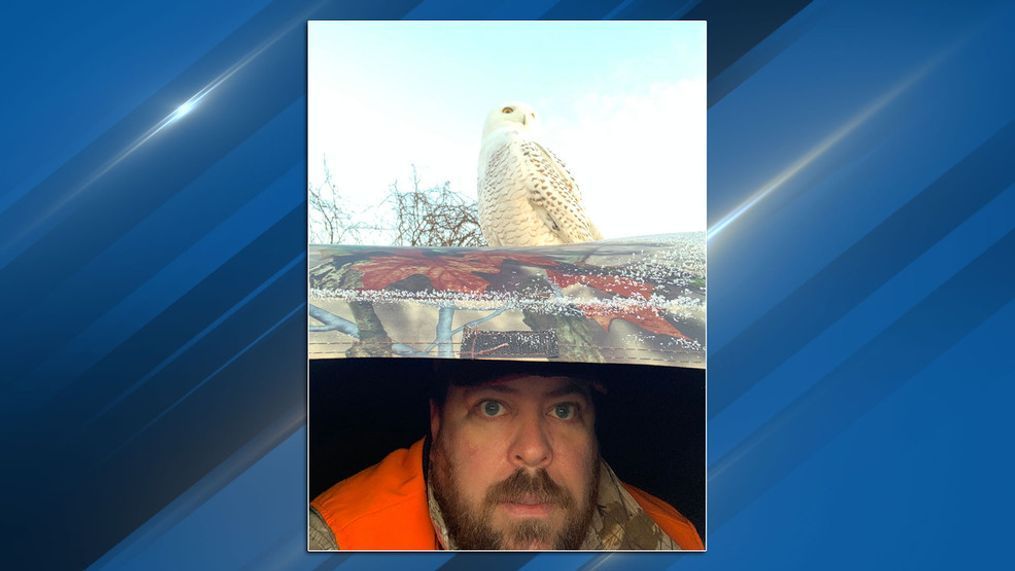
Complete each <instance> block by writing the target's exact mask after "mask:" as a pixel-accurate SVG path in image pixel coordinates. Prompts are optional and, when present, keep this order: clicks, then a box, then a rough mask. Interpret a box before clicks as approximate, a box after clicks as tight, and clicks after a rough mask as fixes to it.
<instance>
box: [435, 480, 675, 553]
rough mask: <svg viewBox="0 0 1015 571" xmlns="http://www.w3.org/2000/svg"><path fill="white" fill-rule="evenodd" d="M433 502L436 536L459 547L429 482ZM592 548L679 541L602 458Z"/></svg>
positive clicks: (671, 546) (663, 546)
mask: <svg viewBox="0 0 1015 571" xmlns="http://www.w3.org/2000/svg"><path fill="white" fill-rule="evenodd" d="M427 498H428V500H429V502H430V506H429V508H430V521H431V522H432V523H433V526H434V530H436V532H437V538H438V540H439V542H440V544H441V546H442V547H443V548H444V549H458V547H457V546H456V545H455V544H454V542H453V541H452V540H451V538H450V537H449V536H448V530H447V526H446V525H445V524H444V518H443V516H442V515H441V510H440V507H438V505H437V500H436V498H434V495H433V488H432V487H431V486H430V485H429V484H428V485H427ZM581 549H582V550H589V551H618V550H620V551H623V550H629V551H641V550H645V551H648V550H675V549H681V547H680V546H679V545H677V543H676V542H675V541H674V540H673V539H672V538H671V537H670V536H668V535H666V533H665V532H664V531H663V530H662V529H660V528H659V526H658V525H656V523H655V522H654V521H652V518H650V517H649V515H648V514H647V513H645V510H643V509H642V508H641V506H640V505H638V502H637V501H636V500H635V499H634V498H633V497H631V494H629V493H628V492H627V490H626V489H625V488H624V486H623V484H621V482H620V480H619V479H618V478H617V475H616V474H615V473H614V472H613V469H612V468H610V466H609V465H608V464H607V463H606V462H605V461H602V460H600V462H599V497H598V499H597V501H596V509H595V511H594V512H593V514H592V522H591V523H590V524H589V531H588V534H587V535H586V536H585V541H583V542H582V545H581Z"/></svg>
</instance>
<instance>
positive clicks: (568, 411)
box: [550, 402, 578, 420]
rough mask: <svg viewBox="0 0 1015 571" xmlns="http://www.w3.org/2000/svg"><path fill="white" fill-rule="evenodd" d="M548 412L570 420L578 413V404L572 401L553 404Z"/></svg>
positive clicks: (561, 418)
mask: <svg viewBox="0 0 1015 571" xmlns="http://www.w3.org/2000/svg"><path fill="white" fill-rule="evenodd" d="M550 412H551V413H552V414H553V416H555V417H557V418H559V419H560V420H571V419H572V418H574V416H575V415H576V414H577V413H578V406H577V405H576V404H574V403H573V402H565V403H561V404H558V405H556V406H554V407H553V410H552V411H550Z"/></svg>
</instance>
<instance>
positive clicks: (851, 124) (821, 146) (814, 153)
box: [707, 46, 955, 240]
mask: <svg viewBox="0 0 1015 571" xmlns="http://www.w3.org/2000/svg"><path fill="white" fill-rule="evenodd" d="M954 47H955V46H952V48H949V49H946V50H944V51H943V52H942V53H940V54H938V55H937V56H935V57H933V58H931V59H930V60H929V61H928V62H927V63H925V64H924V65H922V66H920V67H919V68H917V69H916V71H914V72H912V73H910V74H909V75H908V76H906V77H905V78H903V79H902V80H901V81H899V82H898V83H896V84H895V85H894V86H893V87H892V88H891V89H889V90H888V91H887V92H885V93H884V94H882V95H881V96H880V97H878V98H876V99H875V100H874V101H872V102H871V103H870V104H868V105H867V106H866V107H864V108H863V109H861V110H860V111H859V112H858V113H856V114H855V115H853V116H852V117H851V118H850V119H849V120H848V121H846V122H845V123H844V124H843V125H841V126H840V127H839V128H838V129H836V130H835V131H833V132H832V133H830V134H829V135H828V136H826V137H825V138H824V139H822V140H821V142H819V143H818V144H817V145H815V146H814V147H813V148H812V149H811V150H809V151H807V152H806V153H804V155H803V156H801V157H800V158H798V159H797V160H795V161H793V163H792V164H790V165H789V166H788V167H786V168H785V169H783V170H782V171H781V172H780V173H779V174H777V175H776V176H775V177H773V178H772V179H771V180H769V181H768V182H766V183H765V184H763V185H761V187H760V188H759V189H758V190H756V191H754V193H752V194H751V196H750V197H748V198H747V200H745V201H743V202H741V203H740V204H739V205H738V206H737V207H736V208H734V209H733V210H732V211H731V212H729V213H728V214H726V216H723V217H722V219H720V220H719V222H717V223H716V224H715V225H714V226H712V227H711V228H709V229H708V238H707V239H708V240H712V238H715V237H716V236H718V235H719V234H720V233H721V232H722V231H723V230H724V229H726V227H727V226H729V225H730V224H732V223H734V222H736V221H737V219H739V218H740V217H741V216H743V215H744V214H746V213H747V212H748V211H749V210H750V209H751V208H754V206H756V205H757V204H758V203H759V202H761V201H762V200H764V199H765V198H767V197H768V196H769V195H771V194H772V193H773V192H775V191H777V190H779V189H780V188H782V187H783V186H784V185H785V184H786V183H787V182H789V181H790V180H792V179H793V177H795V176H796V175H797V174H799V173H800V172H801V171H803V170H804V169H806V168H807V167H808V166H810V165H811V164H812V163H813V162H814V161H816V160H817V159H819V158H820V157H821V156H822V155H824V154H825V153H827V152H828V151H829V150H830V149H831V148H832V147H834V146H835V145H837V144H839V143H840V142H841V141H842V140H843V139H845V138H846V137H848V136H849V135H850V134H851V133H853V132H854V131H856V130H857V129H858V128H859V127H860V126H862V125H863V124H864V123H866V122H867V121H868V120H870V118H871V117H873V116H874V115H876V114H877V113H878V112H879V111H881V110H882V109H884V108H885V107H887V106H888V104H890V103H891V102H892V101H894V100H895V99H896V98H897V97H899V96H900V95H902V94H903V93H904V92H905V91H906V90H908V89H909V88H910V87H912V86H913V85H914V84H915V83H917V82H918V81H919V80H921V79H923V77H924V76H926V75H927V73H928V72H930V70H931V69H933V68H934V67H935V66H937V65H938V64H939V63H940V62H941V60H943V59H944V57H945V56H946V55H948V54H949V53H950V52H951V51H952V49H953V48H954Z"/></svg>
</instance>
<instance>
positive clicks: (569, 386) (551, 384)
mask: <svg viewBox="0 0 1015 571" xmlns="http://www.w3.org/2000/svg"><path fill="white" fill-rule="evenodd" d="M589 385H590V383H589V382H588V381H586V380H584V379H575V378H571V377H565V376H540V375H527V374H524V373H517V374H511V375H504V376H502V377H497V378H494V379H490V380H486V381H482V382H480V383H477V384H475V385H468V386H460V387H457V388H459V389H461V390H463V391H464V392H465V394H468V393H472V392H477V391H484V390H485V391H493V392H499V393H506V394H510V393H526V394H538V395H542V396H548V397H553V396H563V395H568V394H574V395H581V396H588V395H589Z"/></svg>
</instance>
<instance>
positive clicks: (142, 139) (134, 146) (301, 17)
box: [0, 0, 324, 268]
mask: <svg viewBox="0 0 1015 571" xmlns="http://www.w3.org/2000/svg"><path fill="white" fill-rule="evenodd" d="M322 4H324V0H322V2H319V3H317V4H315V5H313V6H310V7H308V8H307V9H305V10H303V11H302V12H301V13H299V14H297V15H296V16H295V17H294V18H293V19H291V20H290V21H289V23H287V24H286V25H284V26H283V27H282V28H281V29H280V30H279V31H277V32H275V34H273V35H272V36H271V37H269V38H268V39H267V40H265V41H264V42H262V43H261V44H260V45H259V46H257V47H256V48H254V50H253V51H251V52H250V53H248V54H247V55H246V56H244V57H243V58H242V59H240V60H239V61H237V62H236V63H234V64H233V65H231V66H229V67H228V68H227V69H226V70H225V71H223V72H222V73H220V74H219V75H218V76H216V77H215V78H214V79H212V80H211V81H210V82H208V83H207V84H206V85H205V86H204V87H202V88H201V89H199V90H198V91H197V93H195V94H194V95H192V96H191V97H190V98H188V99H187V100H186V101H184V102H183V103H181V104H180V105H179V106H178V107H177V108H176V109H174V110H173V111H172V112H171V113H169V114H168V115H166V116H165V117H163V118H162V119H160V120H159V121H158V122H156V123H155V124H154V125H152V126H151V127H149V128H148V129H147V130H146V131H145V132H144V133H142V134H141V135H139V136H138V137H137V138H136V139H134V140H133V141H132V142H131V143H129V144H128V145H127V146H126V147H124V148H123V149H122V150H121V151H120V152H119V153H117V154H116V155H114V156H113V158H111V159H110V160H109V161H107V162H106V163H105V164H104V165H103V166H102V167H100V168H99V169H98V170H96V171H95V172H93V173H92V174H91V175H90V176H88V178H86V179H84V180H83V181H82V182H79V183H78V184H77V185H75V186H74V187H73V188H72V189H71V190H69V191H68V192H66V193H64V195H63V196H62V197H60V198H59V199H57V200H55V201H53V202H52V203H51V204H50V205H49V207H48V208H46V209H45V210H44V211H43V212H42V213H40V214H39V215H38V216H37V217H36V218H35V220H34V221H33V222H32V223H30V224H28V225H27V226H25V227H24V228H23V229H22V230H21V231H20V232H18V234H17V235H16V236H14V237H13V238H12V239H11V240H10V243H16V242H18V241H20V240H22V239H23V238H24V237H25V236H26V235H27V234H28V233H30V232H31V231H32V230H33V229H35V228H36V227H37V226H38V225H39V224H40V223H42V222H43V221H44V220H47V219H49V218H51V217H52V216H53V214H54V213H56V212H57V211H59V210H60V209H62V208H63V207H64V206H66V205H67V203H68V202H70V201H71V200H73V199H74V198H75V197H76V196H78V195H79V194H81V192H82V191H84V190H85V189H87V188H88V187H90V186H91V185H93V184H95V182H96V181H97V180H99V179H100V178H102V177H103V176H105V175H106V174H107V173H108V172H109V171H111V170H113V169H114V168H116V166H117V165H119V164H120V163H122V162H123V161H124V160H126V159H127V158H128V157H130V156H131V155H132V154H134V152H135V151H137V150H138V149H140V148H141V147H142V146H144V145H145V144H146V143H148V142H149V141H151V140H152V139H153V138H155V137H156V136H158V135H159V134H160V133H162V132H164V131H165V130H166V129H167V128H169V127H171V126H172V125H175V124H177V123H179V122H180V121H181V120H182V119H183V118H184V117H186V116H187V115H190V114H191V113H192V112H193V111H194V110H195V109H196V108H197V107H198V105H199V104H200V103H201V102H202V101H204V100H205V99H206V98H207V97H208V96H209V95H211V93H212V92H213V91H215V90H216V89H218V88H219V87H220V86H221V85H222V84H223V83H225V82H226V81H229V79H231V78H232V77H234V76H235V75H236V74H237V73H239V72H240V71H241V70H242V69H243V68H245V67H247V66H248V65H249V64H250V63H251V62H253V61H254V60H255V59H257V57H258V56H260V55H261V54H263V53H264V52H265V51H266V50H267V49H268V48H270V47H272V46H273V45H275V44H276V43H278V41H279V40H280V39H282V37H283V36H285V35H286V34H288V33H289V32H290V31H292V29H293V28H295V27H296V26H297V25H300V24H305V23H306V20H307V16H308V15H309V14H311V13H313V12H314V11H316V10H317V8H318V7H320V6H321V5H322ZM12 257H13V256H12ZM4 265H6V263H0V268H2V267H3V266H4Z"/></svg>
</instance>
